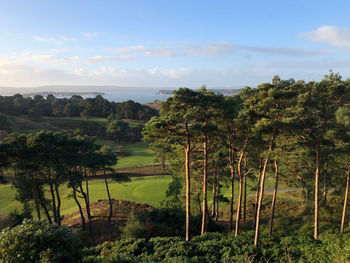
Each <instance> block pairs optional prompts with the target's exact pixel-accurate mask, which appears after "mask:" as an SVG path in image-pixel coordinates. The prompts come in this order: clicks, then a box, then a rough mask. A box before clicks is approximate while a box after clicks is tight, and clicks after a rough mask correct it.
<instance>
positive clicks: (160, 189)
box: [0, 175, 171, 214]
mask: <svg viewBox="0 0 350 263" xmlns="http://www.w3.org/2000/svg"><path fill="white" fill-rule="evenodd" d="M170 181H171V176H169V175H162V176H146V177H134V178H131V182H126V183H117V182H114V181H112V180H110V181H109V187H110V191H111V195H112V198H114V199H123V200H130V201H135V202H139V203H147V204H149V205H152V206H155V207H158V206H159V205H160V202H161V201H162V200H163V199H164V197H165V191H166V189H167V188H168V184H169V183H170ZM89 187H90V200H91V202H94V201H98V200H101V199H106V198H107V195H106V190H105V183H104V180H93V181H90V184H89ZM70 193H71V190H70V189H68V188H67V186H66V185H63V186H61V188H60V194H61V198H62V207H61V209H62V214H68V213H71V212H74V211H75V210H76V209H77V207H76V204H75V202H74V200H73V199H67V198H66V197H67V196H68V195H69V194H70ZM14 197H15V189H13V188H12V187H11V185H0V214H8V213H10V212H12V211H14V210H15V209H20V208H21V204H20V203H19V202H18V201H16V200H14ZM81 202H83V201H81Z"/></svg>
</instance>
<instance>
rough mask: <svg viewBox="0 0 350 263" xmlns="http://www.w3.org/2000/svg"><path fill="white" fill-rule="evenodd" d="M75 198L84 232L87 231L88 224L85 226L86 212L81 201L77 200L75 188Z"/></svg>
mask: <svg viewBox="0 0 350 263" xmlns="http://www.w3.org/2000/svg"><path fill="white" fill-rule="evenodd" d="M73 198H74V200H75V202H76V204H77V206H78V208H79V213H80V217H81V226H82V229H83V230H86V224H85V216H84V212H83V209H82V208H81V205H80V203H79V200H78V198H77V190H76V189H75V188H74V187H73Z"/></svg>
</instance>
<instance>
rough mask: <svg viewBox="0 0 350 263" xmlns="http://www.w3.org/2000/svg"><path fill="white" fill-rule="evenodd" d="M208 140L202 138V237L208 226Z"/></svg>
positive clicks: (205, 137)
mask: <svg viewBox="0 0 350 263" xmlns="http://www.w3.org/2000/svg"><path fill="white" fill-rule="evenodd" d="M207 143H208V138H207V136H204V142H203V151H204V159H203V214H202V230H201V234H202V235H203V234H204V233H205V232H207V226H208V194H207V190H208V189H207V188H208V173H207V172H208V164H207V162H208V145H207Z"/></svg>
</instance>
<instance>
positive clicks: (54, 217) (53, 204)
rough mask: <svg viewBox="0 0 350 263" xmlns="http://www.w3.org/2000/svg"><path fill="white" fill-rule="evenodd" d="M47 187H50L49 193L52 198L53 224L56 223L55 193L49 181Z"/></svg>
mask: <svg viewBox="0 0 350 263" xmlns="http://www.w3.org/2000/svg"><path fill="white" fill-rule="evenodd" d="M49 180H50V179H49ZM49 186H50V193H51V198H52V213H53V220H54V222H55V223H57V210H56V198H55V191H54V189H53V185H52V182H51V181H49Z"/></svg>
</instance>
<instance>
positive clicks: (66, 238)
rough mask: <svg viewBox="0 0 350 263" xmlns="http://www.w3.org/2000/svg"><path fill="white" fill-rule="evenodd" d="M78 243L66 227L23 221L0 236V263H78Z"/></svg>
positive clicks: (79, 244)
mask: <svg viewBox="0 0 350 263" xmlns="http://www.w3.org/2000/svg"><path fill="white" fill-rule="evenodd" d="M80 259H81V241H80V239H79V237H78V236H77V235H76V234H74V233H73V232H72V230H71V229H70V228H69V227H61V226H58V225H57V224H49V223H47V222H46V221H31V220H24V221H23V224H22V225H19V226H16V227H14V228H11V229H10V228H6V229H4V230H3V231H2V232H1V233H0V262H9V263H12V262H13V263H22V262H68V263H73V262H79V261H80Z"/></svg>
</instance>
